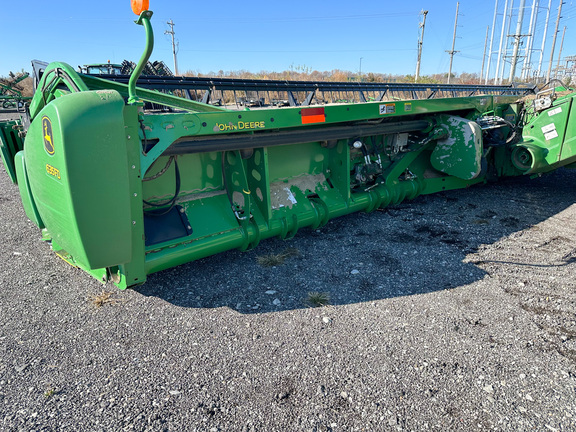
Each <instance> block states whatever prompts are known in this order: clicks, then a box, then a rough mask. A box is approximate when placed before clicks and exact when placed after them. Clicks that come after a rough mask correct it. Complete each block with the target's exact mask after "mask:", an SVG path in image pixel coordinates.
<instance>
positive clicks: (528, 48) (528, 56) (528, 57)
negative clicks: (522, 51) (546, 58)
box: [520, 0, 540, 79]
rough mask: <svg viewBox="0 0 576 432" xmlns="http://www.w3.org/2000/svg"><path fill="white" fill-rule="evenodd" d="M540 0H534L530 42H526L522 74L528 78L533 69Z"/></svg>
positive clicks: (529, 34)
mask: <svg viewBox="0 0 576 432" xmlns="http://www.w3.org/2000/svg"><path fill="white" fill-rule="evenodd" d="M539 2H540V0H532V13H531V14H530V25H529V26H528V42H527V43H526V57H524V66H523V67H522V73H521V74H520V76H521V77H522V79H527V78H528V77H529V76H530V70H531V69H532V64H531V63H532V47H533V46H534V33H535V32H536V21H538V14H537V13H536V11H537V10H538V6H539Z"/></svg>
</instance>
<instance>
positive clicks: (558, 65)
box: [554, 26, 566, 78]
mask: <svg viewBox="0 0 576 432" xmlns="http://www.w3.org/2000/svg"><path fill="white" fill-rule="evenodd" d="M564 36H566V26H564V31H563V32H562V41H561V42H560V52H559V53H558V62H557V63H556V73H555V74H554V78H558V72H559V71H560V59H561V58H562V48H563V47H564Z"/></svg>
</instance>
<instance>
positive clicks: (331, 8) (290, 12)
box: [0, 0, 576, 76]
mask: <svg viewBox="0 0 576 432" xmlns="http://www.w3.org/2000/svg"><path fill="white" fill-rule="evenodd" d="M495 1H496V0H486V1H478V0H476V1H474V0H462V1H460V7H459V16H458V27H457V39H456V42H455V50H456V51H458V52H457V53H456V54H455V55H454V59H453V68H452V71H453V72H455V73H458V74H459V73H462V72H468V73H478V74H480V72H481V69H482V57H483V50H484V44H485V38H486V30H487V27H488V26H490V30H491V28H492V21H493V17H494V7H495ZM509 1H512V0H509ZM522 1H525V5H526V12H525V17H524V25H523V28H522V34H527V33H528V30H529V29H528V25H529V21H530V13H531V8H532V2H533V1H536V0H514V5H513V14H514V16H513V19H512V26H511V30H510V33H515V30H516V26H517V14H518V11H519V6H520V4H521V2H522ZM549 1H551V5H552V6H551V12H550V22H549V29H548V35H547V38H546V47H545V50H544V56H543V59H544V60H543V67H542V69H543V70H544V71H546V70H547V68H548V64H549V58H550V49H551V46H552V38H553V34H554V28H555V24H556V17H557V13H558V5H559V2H560V1H561V0H539V3H540V5H539V6H540V7H539V9H538V10H539V14H538V20H537V26H536V32H535V39H534V49H537V51H534V53H533V55H532V58H533V65H534V68H535V69H536V68H537V66H538V60H539V57H540V49H541V45H542V37H543V32H544V28H545V19H546V11H547V7H548V3H549ZM505 2H506V0H499V2H498V3H499V5H498V10H499V14H498V16H497V23H496V26H495V36H494V43H493V50H494V51H497V49H498V45H499V38H500V33H501V26H502V16H503V9H504V3H505ZM2 3H4V4H3V5H2V12H3V14H2V15H3V17H4V18H5V19H4V20H3V22H2V35H3V36H2V38H3V43H2V54H1V56H0V76H6V75H8V73H9V71H13V72H19V71H21V70H25V71H28V72H31V66H30V62H31V60H33V59H38V60H42V61H46V62H51V61H63V62H66V63H69V64H70V65H72V66H74V67H77V66H78V65H84V64H88V63H100V62H106V61H108V60H110V61H111V62H112V63H121V62H122V60H124V59H128V60H132V61H135V62H136V61H137V60H138V59H139V58H140V55H141V53H142V51H143V47H144V40H145V38H144V29H143V27H142V26H138V25H136V24H134V20H135V19H136V16H135V15H134V14H133V12H132V10H131V7H130V1H129V0H100V1H99V2H97V4H96V5H93V4H92V3H91V2H86V1H78V2H75V4H71V3H70V2H69V1H60V0H53V1H50V2H46V1H45V0H42V1H40V0H28V1H26V2H24V3H19V2H14V1H8V0H2ZM456 3H457V2H456V1H455V0H404V1H390V0H380V1H375V0H355V1H351V0H333V1H330V2H325V1H313V0H291V1H289V2H288V1H286V2H283V1H276V2H274V1H272V2H270V1H261V0H253V1H250V0H247V1H244V2H239V1H229V0H218V1H214V0H212V1H204V2H202V1H194V0H188V1H167V0H164V1H159V0H150V10H152V11H153V12H154V16H153V17H152V25H153V28H154V32H155V48H154V52H153V54H152V56H151V60H162V61H164V62H165V63H166V64H167V65H168V66H169V67H170V68H171V69H174V63H173V57H172V44H171V38H170V36H169V35H167V34H165V32H166V31H167V30H169V29H170V27H169V26H168V24H167V22H168V21H170V20H173V22H174V23H175V26H174V31H175V33H176V35H175V37H176V41H177V44H178V51H177V56H178V66H179V71H180V72H181V73H182V72H187V71H196V72H200V73H203V74H207V73H209V72H215V73H217V72H218V71H220V70H222V71H224V72H227V71H238V70H247V71H250V72H256V73H257V72H260V71H283V70H290V69H294V70H302V69H306V70H319V71H330V70H334V69H340V70H346V71H353V72H360V69H361V72H362V73H368V72H374V73H384V74H402V75H404V74H410V75H413V74H414V73H415V68H416V59H417V45H418V37H419V24H420V22H421V19H422V16H421V15H420V12H421V11H422V10H428V15H427V18H426V26H425V33H424V41H423V50H422V62H421V64H422V65H421V71H420V73H421V75H430V74H435V73H445V72H447V71H448V67H449V62H450V56H449V54H448V53H447V52H446V51H447V50H450V49H451V46H452V37H453V32H454V21H455V16H456ZM24 9H25V11H26V12H25V14H23V12H22V11H23V10H24ZM9 17H11V18H9ZM7 18H9V19H7ZM564 26H566V27H567V30H566V37H565V41H564V46H563V51H562V57H565V56H568V55H576V36H575V35H576V0H564V5H563V10H562V19H561V21H560V27H559V34H558V38H557V42H556V51H555V54H554V62H553V66H556V61H557V57H558V52H559V49H560V39H561V37H562V32H563V28H564ZM490 34H491V32H489V36H490ZM505 34H509V33H508V32H507V31H506V32H505ZM523 42H525V39H523ZM489 43H490V42H489ZM522 48H524V45H522ZM509 49H510V51H511V50H512V48H511V47H510V48H509ZM486 58H487V57H486ZM487 63H488V60H486V62H485V69H486V67H487ZM495 65H496V55H495V54H494V56H493V57H492V61H491V71H490V75H491V76H493V75H494V70H495ZM505 74H506V76H507V72H506V73H505Z"/></svg>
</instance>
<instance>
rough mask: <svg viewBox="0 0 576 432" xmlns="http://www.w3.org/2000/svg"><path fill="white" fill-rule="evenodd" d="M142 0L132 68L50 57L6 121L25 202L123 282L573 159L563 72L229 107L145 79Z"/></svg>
mask: <svg viewBox="0 0 576 432" xmlns="http://www.w3.org/2000/svg"><path fill="white" fill-rule="evenodd" d="M132 3H133V4H134V3H138V2H134V1H133V2H132ZM146 9H147V8H144V9H143V10H139V9H138V8H136V12H137V14H138V20H137V23H138V24H139V25H142V26H143V27H144V29H145V32H146V36H147V45H146V50H145V53H144V54H143V56H142V58H141V59H140V62H139V63H138V67H137V68H136V69H135V71H134V72H133V73H132V75H131V76H130V77H129V78H128V79H127V82H121V80H112V79H105V78H103V77H95V76H90V75H86V74H80V73H78V72H76V71H75V70H74V69H73V68H72V67H70V66H69V65H67V64H64V63H51V64H49V65H48V66H46V68H45V70H44V73H43V75H42V77H41V79H40V81H39V83H38V85H37V89H36V92H35V95H34V97H33V99H32V101H31V103H30V107H29V118H27V119H24V121H11V122H3V123H0V139H1V142H0V149H1V152H2V160H3V162H4V165H5V167H6V171H7V172H8V174H9V175H10V176H11V178H12V180H13V181H14V182H15V183H17V184H18V187H19V190H20V195H21V197H22V203H23V207H24V210H25V212H26V215H27V217H28V218H29V219H30V220H32V221H33V222H34V223H35V224H36V225H37V226H38V228H39V229H40V230H41V232H42V236H43V238H44V239H45V240H47V241H49V242H51V245H52V248H53V250H54V251H55V252H56V253H57V254H58V255H59V256H61V257H62V258H64V259H65V260H66V261H68V262H69V263H70V264H73V265H75V266H78V267H80V268H82V269H84V270H86V271H87V272H88V273H90V274H91V275H93V276H94V277H96V278H98V279H100V280H102V281H109V280H110V281H112V282H114V283H115V284H116V285H118V286H119V287H120V288H126V287H129V286H133V285H137V284H142V283H144V282H145V281H146V277H147V275H148V274H150V273H153V272H157V271H161V270H164V269H167V268H170V267H174V266H177V265H180V264H183V263H186V262H190V261H194V260H197V259H200V258H203V257H206V256H209V255H213V254H216V253H219V252H222V251H225V250H229V249H240V250H248V249H251V248H254V247H256V246H257V245H258V244H259V242H261V241H262V240H265V239H267V238H270V237H282V238H289V237H292V236H294V235H295V234H296V233H297V232H298V230H299V229H301V228H305V227H311V228H317V227H320V226H322V225H324V224H326V223H328V221H329V220H330V219H332V218H336V217H339V216H342V215H345V214H349V213H352V212H358V211H365V212H370V211H373V210H376V209H378V208H383V207H386V206H389V205H394V204H397V203H399V202H401V201H403V200H408V199H413V198H415V197H417V196H418V195H421V194H432V193H435V192H439V191H444V190H449V189H457V188H466V187H470V186H472V185H475V184H478V183H483V182H486V181H487V180H489V179H490V180H493V179H497V178H499V177H503V176H520V175H532V174H539V173H545V172H548V171H551V170H554V169H556V168H559V167H561V166H567V165H571V164H573V163H574V162H575V161H576V115H575V114H574V113H573V112H572V104H573V103H574V98H575V96H576V93H574V92H573V91H572V89H568V88H564V87H557V88H553V89H550V91H547V92H544V93H539V94H533V95H532V96H525V94H526V89H524V90H522V92H524V93H522V94H520V93H518V92H519V91H520V90H518V89H515V90H514V89H512V90H513V91H512V90H511V91H510V92H508V93H507V94H502V93H503V92H500V91H498V92H497V94H489V90H490V88H488V87H486V88H484V90H485V91H482V89H480V87H479V89H480V91H478V89H475V90H474V91H473V92H470V93H469V95H465V96H459V97H440V98H437V97H436V98H430V99H417V98H406V99H403V100H396V98H391V99H386V95H385V92H381V94H380V95H378V96H376V97H372V98H364V99H365V100H367V99H373V100H372V101H365V100H357V101H355V103H322V104H319V103H317V104H314V103H313V101H314V98H313V97H311V98H306V100H298V98H292V99H290V98H289V97H280V96H277V97H272V98H271V99H275V100H284V99H286V100H289V101H290V103H286V104H273V103H270V104H267V99H262V98H260V97H258V98H257V99H256V100H258V101H261V102H259V105H262V106H258V107H256V108H245V107H243V109H234V108H236V106H235V105H234V103H231V102H229V101H227V100H226V99H225V98H224V99H223V100H222V101H221V103H220V104H219V105H220V106H215V105H213V104H210V103H203V102H201V101H199V100H195V98H193V97H187V96H186V94H187V95H188V96H190V95H191V93H190V92H189V91H188V90H187V89H185V88H183V89H181V91H166V90H163V89H157V90H155V89H153V88H144V87H140V86H139V85H138V86H137V83H139V81H138V78H139V76H140V74H141V72H142V69H143V67H144V65H145V64H146V63H147V61H148V59H149V57H150V54H151V52H152V46H153V35H152V26H151V24H150V18H151V17H152V12H151V11H149V10H146ZM342 84H343V85H344V83H342ZM286 85H291V84H290V83H288V84H286ZM318 88H319V87H318ZM466 88H468V87H466ZM414 89H415V88H413V89H412V90H414ZM454 89H456V90H458V87H457V86H452V87H451V91H455V90H454ZM447 90H448V89H444V91H447ZM460 90H462V91H463V89H460ZM466 91H468V90H466ZM532 92H533V90H530V91H529V92H528V93H532ZM504 93H506V92H504ZM360 99H361V98H360ZM205 102H208V101H207V100H205ZM280 105H287V106H282V107H280ZM159 107H160V109H159Z"/></svg>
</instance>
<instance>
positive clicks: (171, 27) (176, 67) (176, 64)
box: [164, 20, 180, 76]
mask: <svg viewBox="0 0 576 432" xmlns="http://www.w3.org/2000/svg"><path fill="white" fill-rule="evenodd" d="M166 24H168V25H169V26H170V30H166V31H165V32H164V34H169V35H171V36H172V54H174V74H175V75H176V76H180V74H179V73H178V61H177V60H176V43H175V42H174V35H175V33H174V22H172V20H170V21H168V22H167V23H166Z"/></svg>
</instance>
